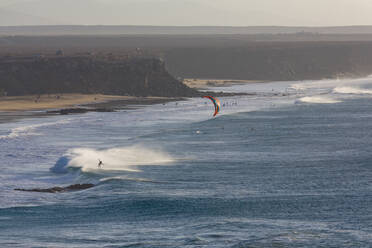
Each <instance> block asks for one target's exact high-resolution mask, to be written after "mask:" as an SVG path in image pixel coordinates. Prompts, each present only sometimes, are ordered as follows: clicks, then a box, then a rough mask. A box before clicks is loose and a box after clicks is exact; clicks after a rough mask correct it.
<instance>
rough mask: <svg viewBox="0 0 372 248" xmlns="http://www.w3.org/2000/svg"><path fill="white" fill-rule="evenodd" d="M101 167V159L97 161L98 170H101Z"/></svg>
mask: <svg viewBox="0 0 372 248" xmlns="http://www.w3.org/2000/svg"><path fill="white" fill-rule="evenodd" d="M102 165H103V162H102V161H101V159H98V168H101V167H102Z"/></svg>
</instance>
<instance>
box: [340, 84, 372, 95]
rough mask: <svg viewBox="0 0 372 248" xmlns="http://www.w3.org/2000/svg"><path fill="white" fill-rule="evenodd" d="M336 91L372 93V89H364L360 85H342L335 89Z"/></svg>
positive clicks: (343, 92)
mask: <svg viewBox="0 0 372 248" xmlns="http://www.w3.org/2000/svg"><path fill="white" fill-rule="evenodd" d="M333 92H335V93H341V94H372V90H371V89H363V88H359V87H350V86H342V87H336V88H334V89H333Z"/></svg>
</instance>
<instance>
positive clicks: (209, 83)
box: [183, 78, 266, 89]
mask: <svg viewBox="0 0 372 248" xmlns="http://www.w3.org/2000/svg"><path fill="white" fill-rule="evenodd" d="M264 82H266V81H258V80H234V79H200V78H186V79H184V80H183V83H184V84H186V85H187V86H189V87H190V88H195V89H205V88H209V87H225V86H231V85H235V84H249V83H264Z"/></svg>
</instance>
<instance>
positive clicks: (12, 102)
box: [0, 94, 136, 112]
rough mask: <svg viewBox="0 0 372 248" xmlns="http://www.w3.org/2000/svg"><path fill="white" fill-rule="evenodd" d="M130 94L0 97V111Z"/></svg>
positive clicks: (44, 107)
mask: <svg viewBox="0 0 372 248" xmlns="http://www.w3.org/2000/svg"><path fill="white" fill-rule="evenodd" d="M135 98H136V97H132V96H110V95H100V94H93V95H85V94H63V95H52V94H51V95H40V96H36V95H31V96H10V97H0V111H7V112H10V111H11V112H13V111H34V110H47V109H59V108H69V107H74V106H76V105H84V104H93V103H102V102H107V101H114V100H131V99H135Z"/></svg>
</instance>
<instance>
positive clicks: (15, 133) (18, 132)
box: [0, 119, 70, 139]
mask: <svg viewBox="0 0 372 248" xmlns="http://www.w3.org/2000/svg"><path fill="white" fill-rule="evenodd" d="M69 122H70V120H69V119H66V120H60V121H56V122H49V123H41V124H34V125H27V126H20V127H15V128H12V129H11V130H10V133H9V134H7V135H1V136H0V139H14V138H19V137H23V136H33V135H40V133H38V132H37V129H38V128H42V127H47V126H54V125H62V124H67V123H69Z"/></svg>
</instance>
